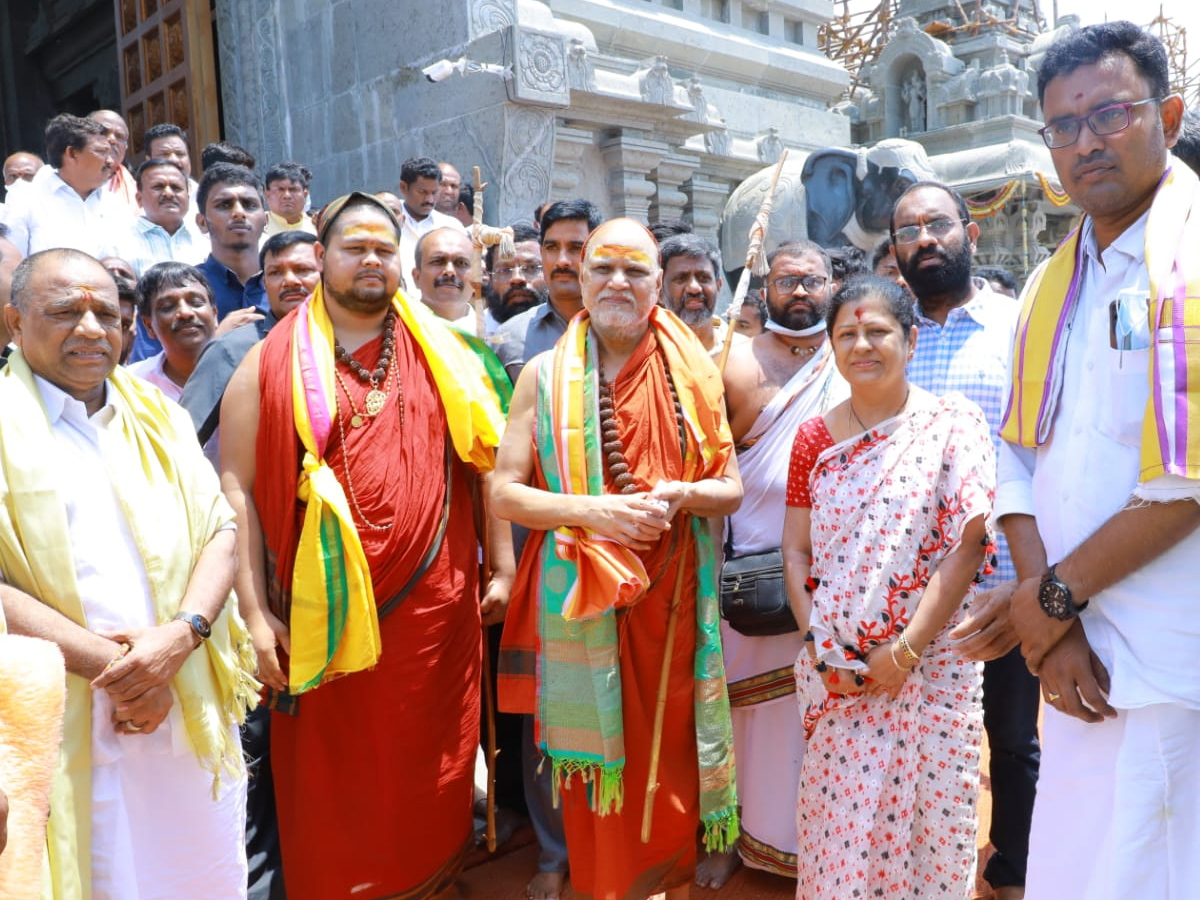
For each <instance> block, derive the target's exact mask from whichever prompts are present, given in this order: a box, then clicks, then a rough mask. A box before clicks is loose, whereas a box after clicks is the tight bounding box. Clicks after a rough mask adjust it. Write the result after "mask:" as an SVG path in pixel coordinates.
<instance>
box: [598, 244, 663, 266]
mask: <svg viewBox="0 0 1200 900" xmlns="http://www.w3.org/2000/svg"><path fill="white" fill-rule="evenodd" d="M597 257H604V258H605V259H627V260H629V261H630V262H638V263H641V264H642V265H644V266H649V265H651V264H652V263H651V262H650V257H649V256H647V255H646V254H645V252H644V251H642V250H639V249H638V248H637V247H626V246H625V245H624V244H601V245H600V246H599V247H597V248H596V249H595V250H593V251H592V259H596V258H597Z"/></svg>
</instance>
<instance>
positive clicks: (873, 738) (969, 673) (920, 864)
mask: <svg viewBox="0 0 1200 900" xmlns="http://www.w3.org/2000/svg"><path fill="white" fill-rule="evenodd" d="M806 457H807V460H806ZM806 464H807V465H808V466H809V467H810V474H808V475H807V477H805V474H806V473H805V472H804V471H803V470H804V467H805V465H806ZM792 466H793V471H792V473H791V478H790V479H789V480H790V481H793V480H794V479H797V478H803V479H804V482H801V484H803V486H806V487H807V488H808V491H807V492H805V491H804V490H803V489H800V490H798V491H796V492H790V496H789V503H792V505H811V508H812V545H813V566H812V574H813V577H814V578H816V579H818V580H819V582H820V583H819V585H818V586H817V587H816V588H815V590H814V591H813V595H812V601H813V612H812V624H811V632H812V635H813V639H814V641H815V643H816V648H817V653H818V658H819V659H820V660H821V661H823V662H824V663H826V664H827V665H829V666H831V667H836V668H838V669H851V670H855V669H862V668H865V665H866V664H865V662H863V660H864V659H865V657H866V656H867V654H868V653H870V651H871V650H872V649H874V648H875V647H876V646H878V645H880V644H886V643H889V642H891V641H892V640H893V639H894V638H896V637H897V636H898V635H899V633H900V632H901V631H902V630H903V629H904V627H905V626H906V625H907V624H908V621H909V619H910V618H911V616H912V615H913V613H914V612H915V610H916V608H917V605H918V604H919V603H920V601H921V596H922V594H923V592H924V590H925V587H926V585H927V584H928V583H929V579H930V577H931V576H932V574H933V572H934V571H935V570H936V569H937V567H938V565H939V563H940V562H941V561H942V560H943V559H944V558H945V557H946V556H947V555H948V554H949V553H951V552H952V551H953V550H955V548H957V547H958V546H959V543H960V541H961V539H962V534H963V531H964V529H965V528H966V525H967V523H968V522H970V521H971V520H972V519H974V518H975V517H977V516H981V515H983V516H986V515H987V514H988V513H989V511H990V508H991V500H992V496H993V493H994V484H995V463H994V459H993V455H992V443H991V440H990V438H989V436H988V428H987V424H986V423H985V422H984V420H983V416H982V414H981V413H980V411H979V409H978V408H977V407H975V406H974V405H973V404H970V403H969V402H967V401H966V400H964V399H963V398H961V397H959V396H957V395H951V396H948V397H945V398H929V399H928V401H927V403H926V404H925V405H923V406H921V407H919V408H917V409H914V410H912V411H910V412H908V413H905V414H904V415H902V416H899V417H896V418H894V419H890V420H888V421H886V422H882V423H880V424H879V425H878V426H876V427H875V428H873V429H871V430H870V431H868V432H866V433H864V434H861V435H858V436H856V437H854V438H851V439H849V440H846V441H843V442H842V443H840V444H836V445H833V444H832V438H830V436H829V432H828V430H827V429H826V428H825V424H824V422H823V421H822V420H821V419H819V418H818V419H812V420H810V421H809V422H807V423H805V424H804V425H803V426H801V428H800V430H799V433H798V434H797V438H796V449H795V450H794V451H793V456H792ZM805 482H806V484H804V483H805ZM805 493H807V494H808V495H809V496H808V497H804V496H802V495H803V494H805ZM796 494H799V495H801V496H800V497H797V496H795V495H796ZM797 500H799V501H800V502H795V501H797ZM804 500H809V501H810V502H809V503H804V502H803V501H804ZM973 596H974V589H973V586H972V589H970V590H968V591H967V593H966V595H965V596H964V597H963V600H962V603H961V604H960V605H959V607H958V609H957V610H956V611H955V613H954V614H953V615H952V616H951V617H950V621H949V622H948V623H947V625H946V626H945V628H944V629H943V630H942V631H941V632H940V633H939V634H938V635H937V637H935V638H934V639H933V641H932V642H930V644H929V646H928V648H927V649H926V650H925V651H924V653H923V655H922V658H921V662H920V663H919V664H918V665H917V667H916V669H915V670H914V671H913V672H912V674H910V675H909V676H908V678H907V679H906V681H905V682H904V685H903V687H902V688H901V691H900V694H899V696H898V697H897V698H895V699H892V698H891V697H888V696H886V695H875V696H868V695H865V694H846V695H842V694H831V693H829V692H828V691H827V690H826V688H825V687H824V685H823V684H822V682H821V680H820V679H819V678H818V677H816V674H815V673H814V672H813V671H812V663H811V661H810V659H809V656H808V654H807V653H804V654H802V655H801V657H800V659H799V660H798V661H797V681H798V685H799V688H798V694H799V701H800V705H801V711H802V713H803V715H804V718H805V730H806V732H807V734H808V751H807V755H806V756H805V758H804V765H803V768H802V770H801V775H800V793H799V799H798V805H797V823H798V828H799V838H800V854H799V866H798V868H799V880H798V883H797V897H799V898H805V900H817V898H829V897H876V896H878V897H905V898H917V897H954V898H966V897H968V896H969V894H970V891H971V889H972V887H973V882H974V866H975V859H976V856H975V828H976V818H975V803H976V799H977V796H978V790H979V743H980V735H981V726H982V711H981V706H980V700H981V695H982V674H981V667H980V665H979V664H978V663H972V662H968V661H967V660H965V659H963V658H961V657H960V656H958V654H957V653H956V652H955V650H954V648H953V646H951V644H950V642H949V640H948V639H947V636H946V635H947V632H948V631H949V629H951V628H953V627H954V626H955V625H956V624H957V623H958V622H959V621H960V620H961V619H962V618H963V617H964V615H965V613H966V610H967V607H968V605H969V603H970V601H971V598H972V597H973ZM841 677H842V678H847V675H846V673H842V676H841ZM853 681H854V678H853V675H852V674H851V675H850V676H849V682H850V683H851V684H852V683H853ZM848 689H852V688H850V687H849V685H848Z"/></svg>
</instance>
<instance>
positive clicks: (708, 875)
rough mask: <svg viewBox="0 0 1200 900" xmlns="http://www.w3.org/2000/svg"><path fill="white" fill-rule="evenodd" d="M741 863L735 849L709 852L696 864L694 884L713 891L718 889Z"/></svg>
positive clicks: (723, 885)
mask: <svg viewBox="0 0 1200 900" xmlns="http://www.w3.org/2000/svg"><path fill="white" fill-rule="evenodd" d="M741 864H742V859H741V857H740V856H738V855H737V851H736V850H726V851H724V852H723V853H710V854H708V856H706V857H705V858H704V859H702V860H700V862H699V863H697V865H696V884H698V885H699V886H700V887H703V888H711V889H712V890H714V891H717V890H720V889H721V888H723V887H725V884H726V882H728V881H729V879H730V878H732V877H733V873H734V872H736V871H737V868H738V866H740V865H741Z"/></svg>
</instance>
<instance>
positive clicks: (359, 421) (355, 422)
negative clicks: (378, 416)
mask: <svg viewBox="0 0 1200 900" xmlns="http://www.w3.org/2000/svg"><path fill="white" fill-rule="evenodd" d="M363 422H364V420H363V417H362V416H360V415H359V414H358V413H355V414H354V415H352V416H351V417H350V424H351V426H353V427H354V428H362V427H363Z"/></svg>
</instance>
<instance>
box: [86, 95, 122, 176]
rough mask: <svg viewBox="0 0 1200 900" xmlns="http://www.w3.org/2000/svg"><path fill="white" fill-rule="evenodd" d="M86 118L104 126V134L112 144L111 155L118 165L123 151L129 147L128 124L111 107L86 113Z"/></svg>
mask: <svg viewBox="0 0 1200 900" xmlns="http://www.w3.org/2000/svg"><path fill="white" fill-rule="evenodd" d="M88 118H89V119H91V120H92V121H93V122H99V123H100V124H101V125H103V126H104V136H105V137H106V138H108V143H109V144H110V145H111V146H112V149H113V156H115V157H116V159H117V164H118V165H120V164H121V163H123V162H124V161H125V153H126V151H127V150H128V149H129V126H128V125H126V124H125V120H124V119H123V118H121V114H120V113H118V112H114V111H113V110H111V109H98V110H96V111H95V112H94V113H88Z"/></svg>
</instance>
